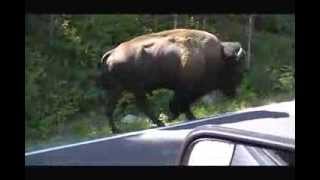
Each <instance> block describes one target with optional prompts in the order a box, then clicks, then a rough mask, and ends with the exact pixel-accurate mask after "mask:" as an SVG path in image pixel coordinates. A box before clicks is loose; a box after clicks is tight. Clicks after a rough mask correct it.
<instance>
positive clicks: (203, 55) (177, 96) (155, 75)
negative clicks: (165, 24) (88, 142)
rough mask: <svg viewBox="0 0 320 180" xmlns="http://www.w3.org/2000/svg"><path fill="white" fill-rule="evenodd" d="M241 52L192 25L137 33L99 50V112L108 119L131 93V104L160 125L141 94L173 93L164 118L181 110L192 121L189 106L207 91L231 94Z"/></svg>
mask: <svg viewBox="0 0 320 180" xmlns="http://www.w3.org/2000/svg"><path fill="white" fill-rule="evenodd" d="M244 55H245V51H244V50H243V48H242V47H241V44H240V43H239V42H222V41H220V40H219V39H218V38H217V37H216V36H215V35H213V34H211V33H208V32H205V31H200V30H193V29H174V30H167V31H162V32H158V33H151V34H146V35H142V36H138V37H136V38H134V39H131V40H129V41H126V42H123V43H121V44H120V45H118V46H117V47H115V48H113V49H111V50H109V51H108V52H106V53H104V54H103V56H102V58H101V62H100V73H99V75H98V79H97V83H98V86H99V87H100V88H103V89H104V90H106V91H107V92H108V101H107V102H106V107H105V113H106V116H107V117H108V118H109V122H110V126H111V129H112V131H113V132H118V128H117V127H116V126H115V123H114V120H113V118H112V115H113V111H114V108H115V105H116V103H117V101H118V99H119V98H120V97H121V94H122V92H123V91H124V90H126V91H130V92H132V93H133V94H134V95H135V97H136V100H137V105H138V107H139V108H140V109H141V111H143V112H144V113H145V114H146V115H147V116H148V117H149V118H150V119H151V120H152V122H153V123H154V124H156V125H157V126H164V123H163V122H161V121H160V120H158V118H157V117H155V115H154V114H153V113H152V112H151V111H150V109H149V107H148V106H147V104H146V94H147V93H151V92H152V91H153V90H155V89H159V88H165V89H169V90H173V91H174V97H173V99H172V100H171V101H170V103H169V109H170V112H171V114H170V116H169V117H170V118H171V119H175V118H176V117H178V116H179V115H180V114H181V113H185V115H186V117H187V119H188V120H191V119H195V116H194V115H193V113H192V112H191V110H190V105H191V104H192V103H193V102H195V100H197V99H198V98H200V97H201V96H203V95H205V94H206V93H209V92H210V91H213V90H220V91H222V92H223V93H224V94H225V95H226V96H231V97H233V96H235V95H236V88H237V87H238V86H239V84H240V82H241V79H242V74H243V70H244V69H243V64H244V63H243V60H242V59H244V58H242V57H244Z"/></svg>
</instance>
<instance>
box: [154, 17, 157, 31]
mask: <svg viewBox="0 0 320 180" xmlns="http://www.w3.org/2000/svg"><path fill="white" fill-rule="evenodd" d="M153 29H154V31H158V17H157V15H153Z"/></svg>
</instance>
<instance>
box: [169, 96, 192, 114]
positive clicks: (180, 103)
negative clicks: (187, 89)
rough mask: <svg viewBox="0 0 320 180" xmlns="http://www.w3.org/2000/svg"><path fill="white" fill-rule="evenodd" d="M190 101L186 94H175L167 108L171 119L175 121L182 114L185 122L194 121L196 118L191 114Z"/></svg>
mask: <svg viewBox="0 0 320 180" xmlns="http://www.w3.org/2000/svg"><path fill="white" fill-rule="evenodd" d="M190 103H191V99H190V97H189V96H188V95H187V94H182V93H179V92H176V93H175V95H174V97H173V99H172V100H171V101H170V104H169V108H170V111H171V114H172V117H171V118H172V119H176V118H177V117H178V116H179V115H180V114H182V113H184V114H185V115H186V118H187V120H194V119H196V117H195V116H194V115H193V113H192V112H191V108H190Z"/></svg>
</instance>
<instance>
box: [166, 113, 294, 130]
mask: <svg viewBox="0 0 320 180" xmlns="http://www.w3.org/2000/svg"><path fill="white" fill-rule="evenodd" d="M286 117H289V114H288V113H285V112H276V111H250V112H243V113H237V114H231V115H229V116H227V117H220V118H219V117H209V118H202V119H197V120H193V121H190V122H194V123H192V124H188V125H181V126H178V127H172V128H171V127H168V128H166V130H178V129H192V128H195V127H197V126H201V125H207V124H224V123H236V122H241V121H248V120H257V119H264V118H286ZM206 119H207V121H204V122H197V121H200V120H206Z"/></svg>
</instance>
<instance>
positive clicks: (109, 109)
mask: <svg viewBox="0 0 320 180" xmlns="http://www.w3.org/2000/svg"><path fill="white" fill-rule="evenodd" d="M108 92H109V93H108V97H105V98H106V99H107V102H106V106H105V115H106V116H107V118H108V120H109V125H110V128H111V131H112V133H120V130H119V129H118V128H117V126H116V125H115V122H114V118H113V112H114V109H115V107H116V104H117V102H118V100H119V98H120V95H121V91H117V90H112V91H108Z"/></svg>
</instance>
